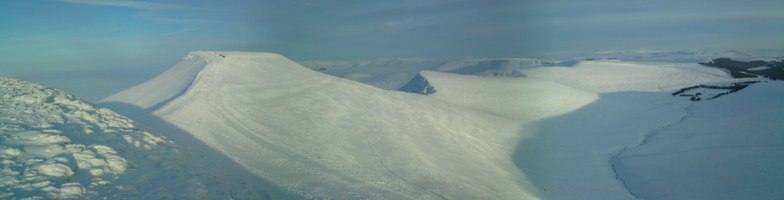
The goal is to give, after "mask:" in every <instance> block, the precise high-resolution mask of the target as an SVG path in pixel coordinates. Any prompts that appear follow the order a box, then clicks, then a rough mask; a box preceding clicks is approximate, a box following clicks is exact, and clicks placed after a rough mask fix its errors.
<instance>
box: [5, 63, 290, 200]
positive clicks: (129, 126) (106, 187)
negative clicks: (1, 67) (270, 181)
mask: <svg viewBox="0 0 784 200" xmlns="http://www.w3.org/2000/svg"><path fill="white" fill-rule="evenodd" d="M0 113H2V114H0V167H1V168H0V199H231V198H238V199H269V198H280V197H286V196H285V194H281V193H276V192H275V191H272V190H274V188H273V187H269V186H265V185H263V184H259V183H258V182H254V181H253V180H247V179H244V178H243V177H244V176H247V175H246V174H242V172H243V170H242V168H239V167H237V166H234V165H233V162H232V161H230V160H228V159H223V160H222V159H218V158H215V156H214V155H212V154H210V153H209V152H206V151H205V149H209V147H202V148H199V149H196V150H194V149H192V148H184V149H181V148H180V147H179V146H177V145H176V144H174V143H173V142H172V141H171V140H169V139H168V138H167V137H164V136H161V135H158V134H155V133H151V132H148V131H145V130H142V129H144V128H143V126H137V125H136V124H135V123H134V122H133V121H132V120H130V119H128V118H126V117H124V116H121V115H119V114H117V113H114V112H112V111H110V110H108V109H105V108H96V107H94V106H93V105H91V104H88V103H86V102H84V101H82V100H80V99H78V98H76V97H74V96H71V95H68V94H65V93H63V92H62V91H59V90H56V89H52V88H48V87H45V86H41V85H37V84H32V83H28V82H25V81H20V80H16V79H10V78H3V77H0ZM158 131H167V132H170V133H176V132H172V131H171V130H170V129H159V130H158ZM180 134H185V133H180ZM173 135H174V134H173ZM175 137H176V136H175ZM178 141H180V142H185V141H187V140H182V139H179V140H178ZM188 147H193V145H190V146H188ZM181 150H184V151H181Z"/></svg>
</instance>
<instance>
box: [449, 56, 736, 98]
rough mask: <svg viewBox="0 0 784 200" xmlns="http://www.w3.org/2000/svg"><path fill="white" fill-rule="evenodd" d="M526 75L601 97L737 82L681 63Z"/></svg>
mask: <svg viewBox="0 0 784 200" xmlns="http://www.w3.org/2000/svg"><path fill="white" fill-rule="evenodd" d="M523 73H525V74H527V75H528V77H531V78H535V79H544V80H550V81H554V82H558V83H561V84H565V85H568V86H571V87H575V88H579V89H583V90H587V91H591V92H597V93H611V92H624V91H641V92H656V91H671V90H677V89H680V88H683V87H688V86H692V85H699V84H701V83H711V82H730V81H734V79H733V78H732V77H731V76H730V75H728V74H727V73H726V72H724V71H721V70H719V69H714V68H708V67H703V66H700V65H698V64H679V63H633V62H621V61H583V62H580V63H578V64H576V65H574V66H573V67H568V68H567V67H540V68H533V69H528V70H523ZM436 89H438V88H436Z"/></svg>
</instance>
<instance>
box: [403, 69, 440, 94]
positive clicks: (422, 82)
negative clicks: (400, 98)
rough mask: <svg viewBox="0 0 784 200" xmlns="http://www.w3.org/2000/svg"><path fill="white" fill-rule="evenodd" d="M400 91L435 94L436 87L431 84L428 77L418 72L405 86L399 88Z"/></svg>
mask: <svg viewBox="0 0 784 200" xmlns="http://www.w3.org/2000/svg"><path fill="white" fill-rule="evenodd" d="M398 90H399V91H403V92H408V93H416V94H424V95H428V94H433V93H435V92H436V89H435V88H433V86H432V85H430V82H428V81H427V78H425V77H424V76H422V74H417V75H416V76H414V78H412V79H411V80H409V81H408V83H406V84H405V85H403V87H400V89H398Z"/></svg>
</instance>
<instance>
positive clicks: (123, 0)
mask: <svg viewBox="0 0 784 200" xmlns="http://www.w3.org/2000/svg"><path fill="white" fill-rule="evenodd" d="M55 1H59V2H64V3H71V4H84V5H96V6H111V7H122V8H135V9H144V10H155V9H186V8H188V7H184V6H179V5H172V4H162V3H150V2H139V1H128V0H55Z"/></svg>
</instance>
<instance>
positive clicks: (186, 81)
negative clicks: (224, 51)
mask: <svg viewBox="0 0 784 200" xmlns="http://www.w3.org/2000/svg"><path fill="white" fill-rule="evenodd" d="M207 62H209V60H208V59H206V58H202V57H200V55H198V54H190V55H188V56H186V57H185V58H183V59H182V60H181V61H180V62H179V63H177V65H174V67H172V68H170V69H169V70H166V71H165V72H163V73H162V74H161V75H158V76H157V77H155V78H153V79H152V80H150V81H147V82H144V83H142V84H140V85H136V86H134V87H132V88H129V89H126V90H124V91H121V92H119V93H117V94H114V95H111V96H109V97H106V98H105V99H104V100H102V101H118V100H124V101H130V102H133V105H135V106H138V107H140V108H143V109H151V108H152V109H154V108H155V106H156V105H159V104H163V103H165V102H166V101H167V100H170V99H172V98H173V97H175V96H177V95H179V94H181V93H182V92H184V90H185V89H187V87H188V86H189V85H191V82H192V81H193V79H194V78H195V76H196V74H197V73H199V72H200V71H201V70H202V69H203V68H204V66H205V65H207Z"/></svg>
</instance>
